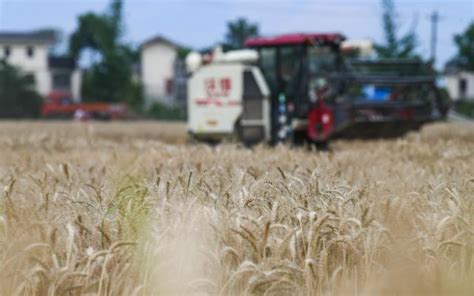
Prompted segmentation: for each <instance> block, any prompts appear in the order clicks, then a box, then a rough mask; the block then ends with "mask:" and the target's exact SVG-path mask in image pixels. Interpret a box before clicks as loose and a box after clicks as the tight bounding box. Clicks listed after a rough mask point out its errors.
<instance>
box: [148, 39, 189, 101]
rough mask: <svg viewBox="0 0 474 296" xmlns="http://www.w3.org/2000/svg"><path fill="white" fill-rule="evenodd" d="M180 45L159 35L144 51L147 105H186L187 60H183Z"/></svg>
mask: <svg viewBox="0 0 474 296" xmlns="http://www.w3.org/2000/svg"><path fill="white" fill-rule="evenodd" d="M179 48H180V47H179V46H178V45H177V44H176V43H174V42H172V41H170V40H168V39H166V38H164V37H162V36H157V37H155V38H152V39H150V40H148V41H146V42H144V43H143V44H142V46H141V48H140V64H141V71H140V76H141V79H142V83H143V86H144V89H145V100H146V105H147V106H151V105H152V104H153V103H157V102H159V103H163V104H166V105H176V104H184V101H185V98H186V94H185V90H186V74H185V67H184V61H183V60H182V59H180V58H179V54H178V51H179Z"/></svg>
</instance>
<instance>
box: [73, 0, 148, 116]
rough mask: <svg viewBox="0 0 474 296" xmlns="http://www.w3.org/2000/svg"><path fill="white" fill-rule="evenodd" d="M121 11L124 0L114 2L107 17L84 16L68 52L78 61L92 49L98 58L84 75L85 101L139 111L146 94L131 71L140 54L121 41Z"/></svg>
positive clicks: (106, 14)
mask: <svg viewBox="0 0 474 296" xmlns="http://www.w3.org/2000/svg"><path fill="white" fill-rule="evenodd" d="M122 10H123V0H113V1H112V2H111V4H110V7H109V9H108V10H107V12H106V13H104V14H96V13H86V14H84V15H81V16H80V17H79V20H78V22H79V25H78V28H77V30H76V32H74V33H73V34H72V36H71V38H70V43H69V53H70V55H71V56H73V57H74V58H79V57H80V55H81V53H82V52H84V50H90V51H92V52H94V53H95V54H96V55H97V56H98V61H95V62H94V63H93V64H92V65H91V66H90V69H88V71H86V73H85V74H84V82H83V88H82V93H83V94H82V95H83V97H84V98H85V100H86V101H87V100H89V101H104V102H125V103H128V104H129V105H130V106H132V107H134V108H135V109H139V108H141V106H142V102H143V92H142V87H141V85H140V83H139V82H138V81H135V80H134V79H133V72H132V71H133V70H132V68H133V65H134V64H135V63H137V62H138V57H139V55H138V54H137V51H136V50H135V49H134V48H132V47H131V46H130V45H128V44H126V43H124V42H123V41H122V35H123V31H124V29H123V28H124V25H123V17H122V14H123V13H122Z"/></svg>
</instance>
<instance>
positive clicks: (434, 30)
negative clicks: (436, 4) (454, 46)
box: [431, 10, 439, 64]
mask: <svg viewBox="0 0 474 296" xmlns="http://www.w3.org/2000/svg"><path fill="white" fill-rule="evenodd" d="M438 22H439V14H438V11H436V10H435V11H433V13H432V14H431V61H432V62H433V64H434V63H435V62H436V45H437V43H438Z"/></svg>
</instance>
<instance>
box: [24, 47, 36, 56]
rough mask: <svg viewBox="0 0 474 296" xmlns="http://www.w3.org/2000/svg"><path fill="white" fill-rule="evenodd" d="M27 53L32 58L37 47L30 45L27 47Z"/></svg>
mask: <svg viewBox="0 0 474 296" xmlns="http://www.w3.org/2000/svg"><path fill="white" fill-rule="evenodd" d="M26 55H27V56H28V57H29V58H32V57H33V56H34V55H35V48H34V47H33V46H28V47H27V48H26Z"/></svg>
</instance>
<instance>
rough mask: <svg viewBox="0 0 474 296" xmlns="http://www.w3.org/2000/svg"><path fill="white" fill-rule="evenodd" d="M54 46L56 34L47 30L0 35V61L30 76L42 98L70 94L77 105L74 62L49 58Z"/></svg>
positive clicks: (77, 79)
mask: <svg viewBox="0 0 474 296" xmlns="http://www.w3.org/2000/svg"><path fill="white" fill-rule="evenodd" d="M56 42H57V38H56V34H55V33H54V32H53V31H51V30H44V31H34V32H0V60H5V61H6V62H7V63H8V64H10V65H12V66H15V67H18V68H19V69H20V70H21V71H22V72H24V73H26V74H31V75H32V76H33V77H34V79H35V83H36V90H37V92H38V93H39V94H41V95H42V96H44V97H47V96H48V95H49V94H51V93H52V92H54V91H61V92H70V93H71V94H72V96H73V99H74V100H76V101H79V100H80V88H81V72H80V71H79V70H78V69H77V68H76V63H75V61H73V60H71V59H69V58H64V57H54V56H52V55H50V49H51V47H52V46H53V45H54V44H55V43H56Z"/></svg>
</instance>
